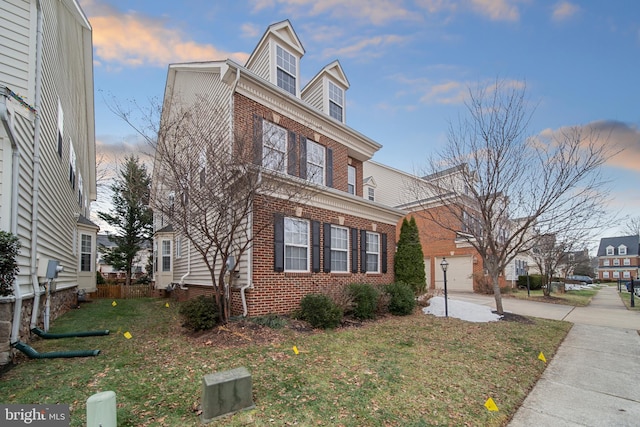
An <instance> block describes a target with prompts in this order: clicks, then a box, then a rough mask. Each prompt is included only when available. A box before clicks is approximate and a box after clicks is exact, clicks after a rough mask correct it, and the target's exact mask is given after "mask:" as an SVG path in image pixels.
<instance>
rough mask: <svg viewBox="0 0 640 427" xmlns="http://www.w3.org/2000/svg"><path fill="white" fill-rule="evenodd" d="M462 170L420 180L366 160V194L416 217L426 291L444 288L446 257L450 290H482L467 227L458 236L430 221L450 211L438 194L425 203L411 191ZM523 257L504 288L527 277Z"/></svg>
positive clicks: (480, 263) (480, 266)
mask: <svg viewBox="0 0 640 427" xmlns="http://www.w3.org/2000/svg"><path fill="white" fill-rule="evenodd" d="M459 171H460V169H459V168H451V169H447V170H443V171H440V172H438V173H437V174H434V175H432V176H426V177H417V176H416V175H413V174H410V173H407V172H403V171H400V170H398V169H395V168H392V167H390V166H387V165H384V164H381V163H378V162H375V161H367V162H365V163H364V165H363V172H364V177H365V178H364V184H365V185H364V194H365V195H366V194H371V195H375V201H376V202H378V203H382V204H385V205H388V206H393V207H395V208H398V209H402V210H403V211H405V213H406V214H405V217H407V218H409V217H411V216H413V217H414V218H415V220H416V224H417V225H418V230H419V233H420V243H421V245H422V252H423V255H424V263H425V273H426V278H427V289H437V288H440V289H442V288H443V287H444V272H443V271H442V268H441V267H440V263H441V262H442V259H443V258H446V260H447V262H448V263H449V267H448V270H447V289H449V290H455V291H469V292H471V291H474V290H479V289H480V288H481V283H480V281H482V280H484V277H485V272H484V266H483V261H482V258H481V257H480V255H479V254H478V251H477V250H476V249H475V248H473V246H472V245H471V244H470V243H469V241H468V239H467V238H466V237H464V233H465V225H464V224H460V229H459V232H457V233H456V232H453V231H450V230H446V229H444V228H443V227H441V226H440V225H438V224H436V223H435V222H434V221H433V220H431V219H430V215H429V214H433V215H434V216H435V217H438V216H441V215H447V209H446V208H445V207H443V205H442V204H441V202H440V200H439V199H438V198H437V197H435V195H434V196H433V197H431V198H428V197H427V198H425V199H424V200H416V196H415V192H414V191H412V188H413V187H414V186H415V185H416V183H417V184H418V185H421V186H424V185H425V183H428V182H430V181H431V180H434V179H436V180H437V179H439V178H440V179H441V178H443V177H444V176H445V175H450V174H456V173H459ZM456 190H457V191H462V190H461V189H456ZM401 222H402V220H400V222H399V225H398V236H397V238H399V230H400V224H401ZM397 238H396V240H397ZM524 258H525V257H523V260H520V259H518V260H515V261H514V262H513V263H512V264H513V266H510V267H509V268H508V269H507V271H505V275H503V276H502V282H501V286H505V285H506V284H507V282H505V280H514V281H515V280H517V275H524V274H525V271H524ZM505 276H506V277H505Z"/></svg>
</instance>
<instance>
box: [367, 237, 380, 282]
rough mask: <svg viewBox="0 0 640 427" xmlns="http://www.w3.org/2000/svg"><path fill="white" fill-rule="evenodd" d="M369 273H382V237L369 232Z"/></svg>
mask: <svg viewBox="0 0 640 427" xmlns="http://www.w3.org/2000/svg"><path fill="white" fill-rule="evenodd" d="M366 263H367V264H366V265H367V269H366V270H367V273H379V272H380V235H379V234H378V233H371V232H369V231H367V253H366Z"/></svg>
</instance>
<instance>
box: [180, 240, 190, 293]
mask: <svg viewBox="0 0 640 427" xmlns="http://www.w3.org/2000/svg"><path fill="white" fill-rule="evenodd" d="M189 274H191V242H188V244H187V272H186V273H184V274H183V275H182V277H180V282H178V283H179V285H180V289H182V290H184V289H187V288H185V287H184V279H186V278H187V276H188V275H189Z"/></svg>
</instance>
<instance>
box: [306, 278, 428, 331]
mask: <svg viewBox="0 0 640 427" xmlns="http://www.w3.org/2000/svg"><path fill="white" fill-rule="evenodd" d="M346 292H347V293H348V295H349V297H350V298H351V301H352V304H351V307H350V308H349V309H347V313H349V314H352V315H353V316H354V317H355V318H357V319H362V320H364V319H373V318H375V316H376V313H377V312H378V311H380V305H381V304H380V302H381V299H382V297H383V296H385V295H386V296H387V297H388V304H387V306H386V309H387V310H388V311H389V312H390V313H391V314H393V315H396V316H406V315H408V314H411V313H412V312H413V310H414V308H415V307H416V300H415V294H414V292H413V288H412V287H411V286H410V285H408V284H406V283H403V282H398V283H393V284H391V285H387V286H385V287H384V288H382V290H379V289H377V288H376V287H374V286H372V285H370V284H366V283H356V284H351V285H349V286H348V287H347V289H346ZM344 314H345V313H344V311H343V309H341V308H340V307H339V306H338V304H336V302H335V301H334V300H333V299H331V298H330V297H329V296H327V295H324V294H309V295H305V296H304V297H303V298H302V300H301V301H300V310H299V312H298V313H297V317H299V318H300V319H302V320H305V321H307V322H309V324H311V326H313V327H314V328H322V329H332V328H335V327H337V326H338V325H339V324H340V322H341V321H342V317H343V316H344Z"/></svg>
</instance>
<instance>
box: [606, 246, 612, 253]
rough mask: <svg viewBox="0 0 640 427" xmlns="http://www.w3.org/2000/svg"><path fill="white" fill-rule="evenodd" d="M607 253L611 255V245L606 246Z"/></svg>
mask: <svg viewBox="0 0 640 427" xmlns="http://www.w3.org/2000/svg"><path fill="white" fill-rule="evenodd" d="M607 255H613V246H607Z"/></svg>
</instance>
